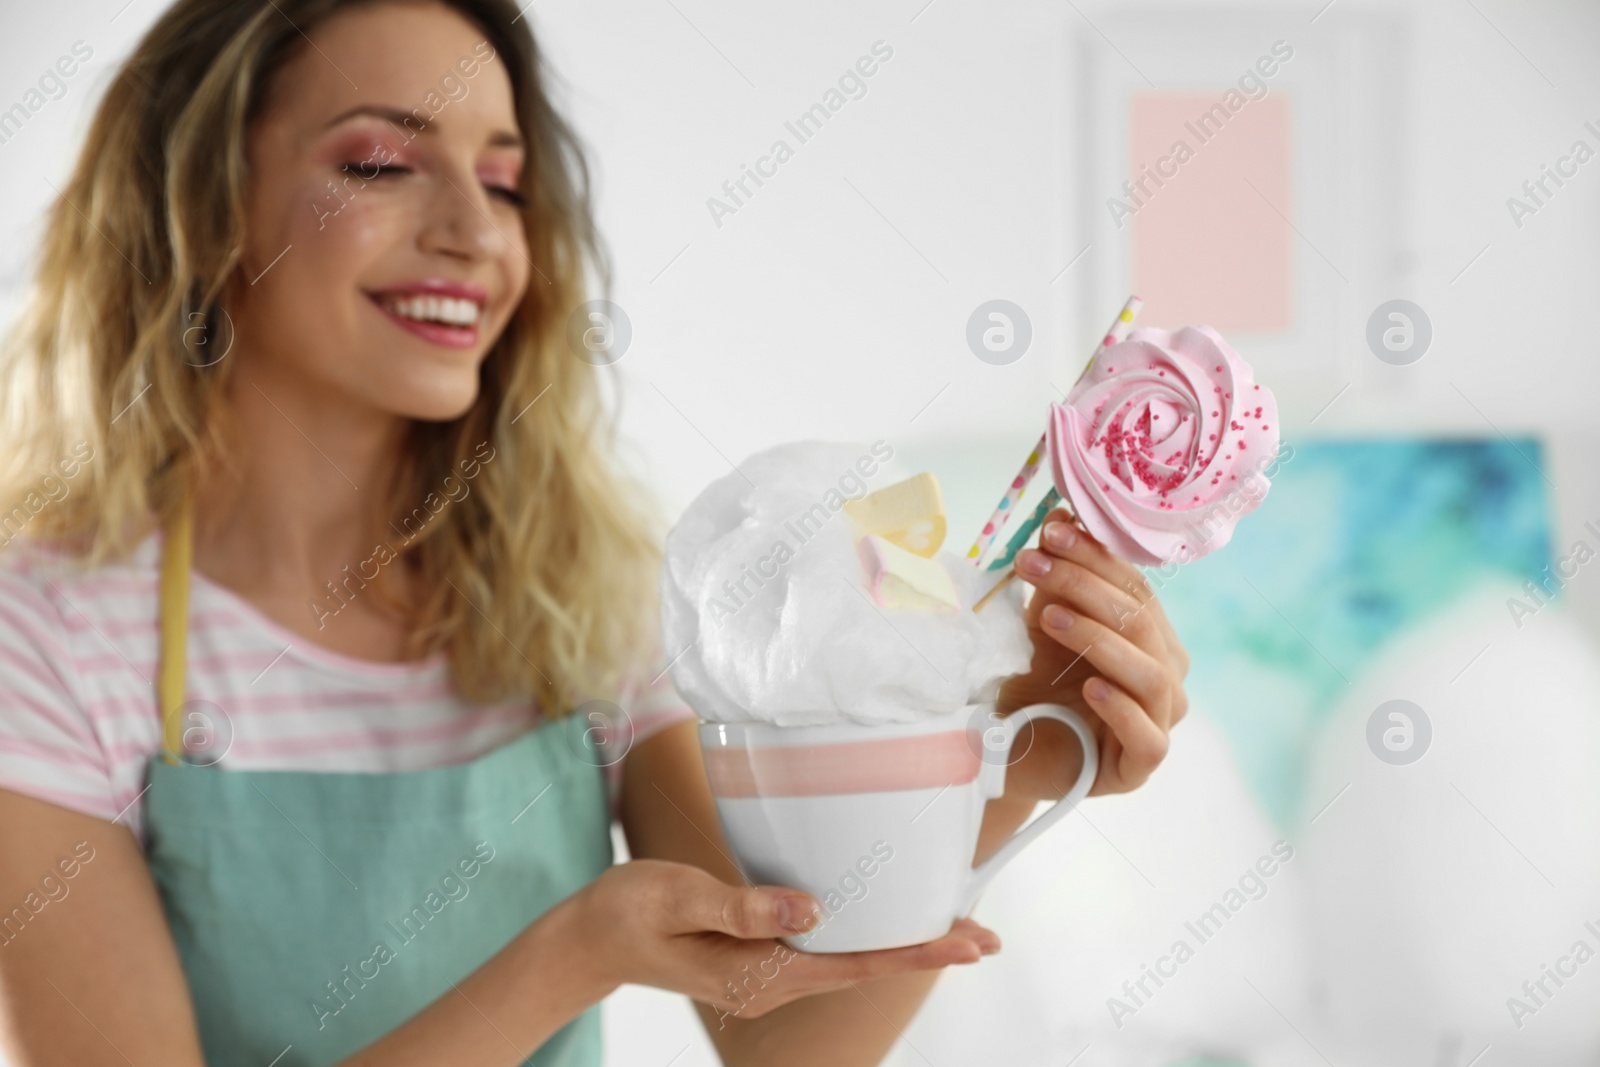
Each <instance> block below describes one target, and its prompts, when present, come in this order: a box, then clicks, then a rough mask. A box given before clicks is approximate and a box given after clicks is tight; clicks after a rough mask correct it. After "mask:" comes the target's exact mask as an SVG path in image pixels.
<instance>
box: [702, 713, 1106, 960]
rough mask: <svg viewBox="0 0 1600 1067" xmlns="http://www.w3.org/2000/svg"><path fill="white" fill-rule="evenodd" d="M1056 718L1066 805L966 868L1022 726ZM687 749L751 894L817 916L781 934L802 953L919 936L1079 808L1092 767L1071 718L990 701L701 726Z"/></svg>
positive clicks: (937, 928) (964, 905)
mask: <svg viewBox="0 0 1600 1067" xmlns="http://www.w3.org/2000/svg"><path fill="white" fill-rule="evenodd" d="M1039 719H1054V720H1056V721H1058V722H1062V723H1065V724H1066V725H1067V726H1068V727H1070V728H1071V729H1072V731H1073V733H1075V734H1076V735H1077V737H1078V741H1079V743H1080V745H1081V746H1082V747H1083V769H1082V770H1081V771H1080V772H1079V774H1078V779H1077V781H1076V782H1074V783H1073V786H1072V789H1071V790H1070V791H1068V793H1067V794H1066V796H1064V797H1062V798H1061V799H1060V800H1059V801H1057V802H1056V803H1055V804H1053V805H1052V806H1051V807H1050V808H1049V809H1048V810H1047V811H1046V812H1045V813H1044V814H1043V815H1040V816H1039V817H1038V818H1036V819H1034V820H1033V822H1031V823H1029V824H1028V825H1027V826H1025V827H1024V828H1023V829H1022V830H1020V831H1019V832H1018V833H1017V834H1016V835H1015V836H1013V837H1012V838H1011V839H1010V840H1009V841H1007V842H1006V843H1005V844H1004V845H1003V846H1002V847H1001V848H1000V850H999V851H998V852H996V853H995V854H994V855H993V856H992V857H990V858H989V859H988V860H986V861H985V862H984V863H983V865H982V866H979V867H977V868H974V867H973V865H972V859H973V852H974V850H975V849H976V847H977V842H978V830H979V826H980V824H981V822H982V820H983V809H984V805H985V804H986V803H987V802H988V801H989V800H990V799H991V798H993V797H998V796H999V795H1000V794H1001V793H1002V792H1003V791H1004V789H1005V781H1006V767H1007V766H1008V765H1009V764H1010V763H1011V762H1013V761H1014V759H1015V758H1017V757H1019V756H1020V755H1021V754H1020V753H1018V754H1016V755H1015V756H1014V755H1013V753H1012V751H1011V750H1012V744H1013V743H1014V742H1015V740H1016V738H1017V733H1018V730H1019V729H1020V728H1021V727H1022V725H1023V724H1024V723H1026V722H1029V721H1033V720H1039ZM700 745H701V750H702V752H703V754H704V755H705V762H706V774H707V777H708V778H709V779H710V782H711V792H712V795H713V796H715V797H716V802H717V815H718V817H719V818H720V820H721V822H722V831H723V835H724V836H725V837H726V838H727V841H728V844H729V845H730V846H731V847H732V849H733V856H734V859H735V861H736V862H737V863H738V865H739V867H740V869H741V870H742V871H743V872H744V875H745V877H746V878H748V879H749V880H750V881H751V882H752V883H754V884H756V885H783V886H792V887H794V888H796V889H803V890H805V891H806V892H808V893H810V894H811V895H812V896H814V897H815V898H816V899H817V900H818V901H819V902H820V903H821V904H822V910H823V916H822V919H821V921H820V922H819V923H818V925H817V926H816V927H814V928H813V929H811V930H810V931H808V932H806V933H804V934H799V935H797V936H795V937H791V938H788V939H786V940H787V943H788V944H789V946H790V947H791V948H796V949H801V950H804V951H806V952H856V951H862V950H867V949H884V948H898V947H900V946H902V945H917V944H921V943H923V942H925V941H932V940H934V939H935V938H938V937H942V936H944V934H946V933H947V932H949V930H950V926H951V923H953V922H954V921H955V920H956V919H959V918H962V917H964V916H965V915H967V914H968V913H969V912H970V911H971V910H972V906H973V905H974V904H975V903H977V900H978V894H979V893H981V892H982V891H983V888H984V886H985V885H987V884H988V882H989V880H990V879H991V878H993V877H994V876H995V874H996V873H997V872H998V871H999V870H1000V868H1001V867H1004V866H1005V865H1006V864H1007V863H1008V862H1010V860H1011V859H1012V857H1014V856H1015V855H1016V854H1017V853H1018V852H1020V851H1021V850H1022V849H1023V848H1024V847H1026V846H1027V844H1028V843H1029V842H1030V841H1032V840H1033V839H1034V838H1036V837H1038V836H1039V835H1040V834H1042V833H1044V831H1045V830H1046V829H1048V828H1049V827H1050V826H1051V825H1052V824H1053V823H1055V822H1057V821H1059V820H1060V819H1061V818H1062V817H1063V816H1064V815H1066V814H1067V812H1069V811H1071V810H1072V808H1073V807H1074V806H1075V805H1076V804H1077V803H1078V801H1079V800H1081V799H1083V797H1084V795H1085V794H1087V793H1088V792H1089V787H1090V786H1092V785H1093V784H1094V779H1095V772H1096V770H1097V768H1098V759H1097V753H1096V750H1095V741H1094V735H1093V734H1092V733H1091V732H1090V730H1089V727H1088V726H1087V725H1086V724H1085V723H1084V721H1083V720H1082V719H1081V718H1079V717H1078V715H1077V713H1076V712H1074V711H1072V710H1071V709H1068V708H1064V707H1060V706H1059V705H1055V704H1034V705H1032V706H1030V707H1026V708H1022V709H1020V710H1018V711H1016V712H1014V713H1012V714H1011V715H1007V716H1001V715H999V714H997V713H996V712H995V710H994V705H993V704H979V705H973V706H971V707H968V708H966V709H964V710H962V711H960V712H957V713H956V714H954V715H941V716H938V717H937V718H930V719H922V720H919V721H916V722H910V723H903V724H892V725H885V726H861V725H856V724H853V723H846V724H840V725H833V726H788V727H785V726H772V725H768V724H765V723H703V724H701V726H700Z"/></svg>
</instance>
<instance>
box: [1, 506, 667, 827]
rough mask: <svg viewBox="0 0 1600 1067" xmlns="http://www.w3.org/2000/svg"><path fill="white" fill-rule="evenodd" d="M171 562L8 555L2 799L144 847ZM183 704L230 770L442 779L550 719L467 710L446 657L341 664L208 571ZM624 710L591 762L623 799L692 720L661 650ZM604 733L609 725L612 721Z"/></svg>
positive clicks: (515, 705) (196, 593)
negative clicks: (93, 823) (624, 761)
mask: <svg viewBox="0 0 1600 1067" xmlns="http://www.w3.org/2000/svg"><path fill="white" fill-rule="evenodd" d="M160 560H161V534H160V533H159V532H157V533H153V534H151V535H150V536H149V537H148V538H146V539H145V540H144V541H143V542H142V543H141V544H140V545H139V547H138V548H137V549H136V550H135V551H134V552H133V553H132V554H131V555H130V556H129V557H128V558H127V559H126V560H123V561H121V562H119V563H114V564H108V565H106V566H102V567H98V568H94V569H85V568H83V567H82V566H81V565H80V564H78V563H76V561H74V560H72V559H71V558H69V557H68V556H66V555H64V554H61V553H59V552H56V551H54V550H52V549H49V548H46V547H43V546H40V545H37V544H27V543H24V542H21V541H18V542H16V543H14V544H13V545H12V546H10V547H8V548H7V549H6V550H5V551H3V552H0V788H3V789H10V790H13V791H15V792H18V793H24V794H27V795H29V796H33V797H37V798H39V799H42V800H46V801H50V802H51V803H54V804H59V805H61V806H62V807H66V808H71V809H72V810H74V811H80V812H84V813H86V814H89V815H94V816H97V817H99V818H103V819H109V820H113V821H117V822H121V823H123V824H124V825H126V826H128V827H129V828H130V829H131V830H133V832H134V833H135V835H137V836H139V837H140V838H141V840H142V838H143V832H142V831H143V819H142V817H141V805H140V797H141V796H142V791H143V789H144V787H145V781H144V779H145V769H146V765H147V764H148V762H149V760H150V757H151V756H153V755H155V754H156V753H157V752H158V751H159V750H160V747H161V722H160V714H159V711H158V710H157V706H156V691H155V684H154V683H155V679H156V673H157V663H158V660H159V645H160V642H159V616H160V566H161V564H160ZM185 699H186V701H189V702H192V703H191V704H189V705H186V710H188V709H189V708H193V709H194V710H195V711H196V712H197V714H195V715H186V716H185V723H186V726H189V727H191V729H192V731H193V732H192V734H191V738H190V739H191V740H192V741H196V742H198V746H199V753H200V758H202V759H203V760H204V761H205V762H208V763H209V762H213V761H215V762H216V766H217V767H218V769H219V770H224V771H225V770H228V769H233V770H318V771H367V772H373V771H411V770H422V769H426V768H430V767H441V766H445V765H448V764H454V763H464V762H467V761H470V760H473V759H476V758H477V757H479V756H482V755H484V754H485V753H487V752H489V751H490V750H492V749H494V748H497V747H499V746H500V745H502V744H505V743H506V742H507V741H510V740H512V739H513V738H515V737H517V736H518V735H519V734H521V733H523V732H524V731H526V730H528V729H529V728H531V727H532V726H534V725H536V724H537V723H538V722H539V720H540V715H539V711H538V709H537V707H536V706H535V705H534V704H532V703H531V702H528V701H521V702H506V703H498V704H482V703H472V702H468V701H465V700H463V699H462V698H461V697H460V696H459V695H458V694H457V693H456V691H455V689H454V687H453V686H452V685H451V684H450V680H449V675H448V665H447V663H446V660H445V657H444V654H443V653H442V652H441V653H438V654H435V655H434V656H433V657H432V658H429V659H427V660H423V661H419V662H415V663H380V662H374V661H370V660H361V659H355V658H353V657H350V656H345V655H342V654H340V653H337V652H333V651H330V650H328V649H325V648H322V647H320V646H318V645H316V644H313V643H312V642H311V641H309V640H308V639H306V638H305V637H302V636H301V635H299V634H296V633H294V632H292V631H290V630H288V629H286V628H285V627H283V626H280V625H279V624H277V623H275V622H273V621H272V620H271V619H269V618H267V617H266V616H265V615H264V614H262V613H261V612H260V611H259V610H257V609H256V608H255V607H254V606H252V605H251V604H250V603H249V602H247V601H246V600H244V599H243V598H242V597H240V596H239V595H238V594H236V593H234V592H232V591H230V590H228V589H226V588H224V587H223V586H220V585H218V584H216V583H215V582H212V581H210V580H208V579H207V578H206V577H205V576H204V575H202V574H199V573H198V572H191V576H190V592H189V636H188V686H187V693H186V696H185ZM201 701H203V702H206V703H198V702H201ZM614 704H615V705H617V706H620V707H621V709H622V711H623V713H624V715H623V716H622V718H621V720H620V722H614V723H610V724H609V727H610V728H609V730H602V731H601V734H602V735H604V736H607V737H608V738H609V742H608V744H607V745H606V746H605V748H604V750H603V751H602V754H601V755H600V756H599V757H595V756H593V755H590V756H589V757H588V758H590V759H591V760H592V761H593V762H596V763H599V764H602V765H606V767H607V776H608V778H609V780H610V782H611V786H612V790H613V793H612V795H613V799H614V798H615V790H616V785H617V782H618V780H619V774H620V762H618V761H619V760H620V758H621V753H624V752H626V751H627V748H628V747H629V746H630V745H631V744H633V743H636V742H638V741H640V740H642V739H643V738H645V737H647V736H649V735H650V734H652V733H654V732H656V731H657V730H660V729H662V728H663V727H666V726H668V725H671V724H673V723H676V722H681V721H683V720H685V719H690V718H692V717H693V712H692V711H691V710H690V709H689V707H688V706H687V705H686V704H684V702H683V700H682V698H680V697H679V696H678V694H677V692H676V691H675V690H674V689H673V687H672V682H671V679H670V678H669V677H668V675H667V674H666V672H665V670H664V669H663V657H662V656H661V655H660V651H659V649H657V650H656V651H655V652H654V654H652V655H649V656H644V657H641V660H640V664H639V669H638V670H637V671H636V672H634V673H632V674H630V675H629V676H628V678H627V680H626V681H625V683H624V684H623V686H622V689H621V692H620V693H618V694H616V697H615V701H614ZM595 707H596V709H601V708H602V707H603V706H601V705H596V706H595ZM579 710H580V711H582V710H583V708H582V707H580V709H579ZM591 718H592V719H593V721H595V723H596V725H597V726H605V725H608V724H607V723H606V719H607V718H609V719H615V718H616V716H615V714H614V713H609V711H608V710H607V714H606V715H605V716H603V717H602V716H591ZM597 736H600V735H597ZM613 753H615V755H613ZM219 756H220V759H219V758H218V757H219ZM573 758H575V759H576V758H580V754H579V753H578V752H575V753H574V757H573Z"/></svg>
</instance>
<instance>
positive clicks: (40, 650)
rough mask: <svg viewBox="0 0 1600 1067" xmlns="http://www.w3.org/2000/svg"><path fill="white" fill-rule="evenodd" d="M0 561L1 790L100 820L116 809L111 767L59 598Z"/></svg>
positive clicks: (7, 561)
mask: <svg viewBox="0 0 1600 1067" xmlns="http://www.w3.org/2000/svg"><path fill="white" fill-rule="evenodd" d="M4 562H5V564H6V565H4V566H0V789H10V790H12V791H14V792H17V793H24V794H26V795H28V796H32V797H36V798H38V799H40V800H46V801H49V802H50V803H52V804H59V805H61V806H62V807H67V808H71V809H73V810H74V811H81V812H83V813H85V814H88V815H94V816H97V817H99V818H103V819H112V818H114V817H115V816H116V815H117V807H116V804H115V803H114V802H113V800H112V787H111V772H110V769H109V767H108V766H107V762H106V754H105V751H104V749H103V748H102V747H101V745H100V742H99V739H98V736H97V735H96V733H95V729H94V723H93V722H92V721H91V720H90V718H89V715H88V714H87V712H86V711H85V708H84V704H83V702H82V701H81V700H80V699H79V697H78V694H77V692H76V690H75V688H74V682H75V680H76V677H77V671H76V667H75V666H74V664H73V662H72V660H71V656H70V653H69V652H68V649H69V648H70V641H69V634H68V630H67V626H66V624H65V623H64V621H63V620H62V617H61V614H60V612H59V611H58V610H57V609H56V607H55V605H54V603H53V602H52V601H51V600H50V598H49V597H48V596H47V595H45V594H44V593H43V592H42V591H41V590H40V589H39V588H37V587H36V586H35V585H34V583H32V582H30V581H29V580H28V579H27V578H26V577H25V576H23V575H21V574H19V573H17V569H16V566H15V563H14V560H5V561H4Z"/></svg>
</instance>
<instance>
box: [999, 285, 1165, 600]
mask: <svg viewBox="0 0 1600 1067" xmlns="http://www.w3.org/2000/svg"><path fill="white" fill-rule="evenodd" d="M1143 305H1144V301H1143V300H1141V299H1139V298H1138V297H1137V296H1130V297H1128V302H1127V303H1126V304H1124V305H1122V310H1121V311H1119V312H1117V317H1116V319H1115V320H1114V321H1113V322H1112V323H1111V328H1110V329H1109V330H1107V331H1106V335H1105V337H1104V338H1102V339H1101V341H1100V344H1099V345H1098V346H1096V347H1095V350H1094V355H1091V356H1090V357H1089V362H1087V363H1085V364H1084V365H1083V370H1082V371H1079V372H1078V377H1079V378H1080V379H1081V378H1082V377H1083V376H1084V374H1085V373H1087V372H1088V370H1089V368H1090V367H1092V366H1094V361H1095V356H1098V355H1099V354H1100V353H1101V352H1102V351H1103V350H1105V349H1106V348H1109V347H1110V346H1112V345H1114V344H1117V343H1118V342H1120V341H1123V340H1125V339H1126V338H1127V336H1128V331H1129V330H1131V329H1132V328H1133V318H1134V316H1135V315H1137V314H1139V308H1140V307H1142V306H1143ZM1073 384H1077V383H1076V382H1074V383H1073ZM1044 442H1045V439H1044V435H1043V434H1040V435H1039V442H1038V444H1036V445H1034V446H1033V451H1032V452H1029V453H1028V461H1027V462H1026V463H1024V464H1023V465H1022V469H1021V470H1019V471H1018V472H1017V475H1016V477H1014V478H1012V479H1011V486H1010V488H1008V489H1007V490H1006V493H1005V496H1003V497H1001V498H1000V505H999V506H998V507H996V508H995V509H994V514H992V515H990V516H989V521H988V522H986V523H984V524H983V531H982V532H981V533H980V534H978V539H977V540H976V541H974V542H973V543H972V547H971V548H970V549H968V550H967V559H969V560H971V561H972V565H973V566H975V567H980V566H982V560H983V556H984V554H985V553H986V552H988V551H989V546H990V545H992V544H994V539H995V538H996V537H998V536H999V535H1000V530H1001V529H1002V528H1003V527H1004V526H1005V524H1006V521H1007V520H1009V519H1010V518H1011V512H1012V510H1013V509H1014V508H1015V507H1016V504H1017V501H1018V500H1020V499H1021V498H1022V493H1023V491H1024V490H1025V489H1027V488H1028V483H1029V482H1031V481H1033V476H1034V475H1036V474H1038V473H1039V465H1040V463H1041V462H1042V461H1043V457H1044ZM1052 492H1054V490H1053V489H1052ZM1056 499H1057V500H1059V499H1060V497H1059V496H1058V497H1057V498H1056ZM1049 510H1050V509H1049V508H1048V507H1047V508H1045V510H1044V511H1037V509H1036V511H1035V515H1034V517H1033V518H1032V519H1030V520H1029V522H1030V523H1031V525H1027V526H1024V527H1023V529H1024V530H1026V531H1027V532H1026V533H1023V534H1022V535H1021V536H1022V540H1023V541H1026V540H1027V539H1028V535H1029V534H1032V533H1033V531H1034V530H1035V529H1037V528H1038V525H1039V522H1040V521H1043V517H1044V515H1045V514H1046V513H1047V512H1048V511H1049ZM1035 520H1037V521H1035ZM1012 540H1013V541H1015V540H1016V538H1012ZM1014 555H1016V552H1015V550H1009V551H1008V554H1007V555H1006V556H1005V558H1004V562H1002V563H1001V564H1000V566H1005V564H1006V563H1010V562H1011V557H1012V556H1014ZM989 569H990V570H993V569H994V567H993V566H991V567H990V568H989Z"/></svg>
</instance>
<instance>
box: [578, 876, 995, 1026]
mask: <svg viewBox="0 0 1600 1067" xmlns="http://www.w3.org/2000/svg"><path fill="white" fill-rule="evenodd" d="M558 907H559V908H560V909H561V910H568V912H569V913H568V915H567V917H566V918H567V919H568V921H569V922H570V923H571V924H572V926H571V928H570V931H569V932H570V933H571V935H572V936H573V937H574V941H573V942H572V944H573V946H574V949H575V953H576V954H575V956H574V957H572V962H573V963H579V962H580V961H582V964H586V965H587V966H589V967H592V968H594V972H593V977H594V978H595V979H596V980H597V981H598V983H599V984H600V985H601V986H603V987H604V988H606V989H608V990H609V989H613V988H615V987H616V986H618V985H621V984H623V983H628V982H631V983H635V984H639V985H649V986H655V987H657V988H660V989H669V990H672V991H674V992H678V993H683V994H686V995H687V996H689V997H691V998H692V999H694V1000H697V1001H700V1002H701V1003H703V1004H707V1005H709V1006H711V1007H712V1008H714V1009H716V1010H717V1012H718V1013H719V1017H721V1016H722V1015H724V1014H726V1015H733V1016H737V1017H738V1018H741V1019H751V1018H755V1017H757V1016H760V1015H764V1014H766V1013H767V1012H769V1011H771V1010H772V1009H773V1008H776V1007H779V1006H780V1005H783V1004H787V1003H788V1002H790V1001H792V1000H795V999H797V998H799V997H804V996H809V995H810V994H813V993H822V992H826V991H828V990H833V989H841V988H844V987H846V986H848V985H849V984H851V983H852V982H859V981H863V980H866V979H871V978H881V977H884V976H886V975H892V974H904V973H908V972H911V971H931V970H938V969H940V968H943V967H946V966H949V965H950V964H952V963H976V962H977V961H978V959H979V958H980V957H982V956H985V955H988V954H990V953H992V952H997V951H999V948H1000V939H999V937H998V936H996V935H995V934H994V933H993V932H992V931H990V930H987V929H985V928H984V927H982V926H979V925H978V924H977V923H975V922H973V921H972V920H971V919H961V920H959V921H957V922H956V924H955V925H954V926H953V927H952V928H951V930H950V932H949V933H948V934H946V935H945V936H944V937H941V938H939V939H938V940H937V941H930V942H928V943H926V944H922V945H912V946H909V947H907V948H896V949H885V950H882V951H878V952H844V953H828V954H810V953H805V952H797V951H795V950H794V949H791V948H789V947H788V946H787V945H785V944H783V943H782V942H780V941H778V940H777V939H778V938H780V937H791V936H793V935H795V934H798V933H802V932H804V931H805V930H807V929H810V928H811V927H812V926H813V925H815V922H816V919H817V917H818V916H819V915H820V914H821V912H820V910H818V909H817V906H816V903H815V902H814V901H813V900H812V898H810V897H809V896H807V895H806V894H805V893H803V892H801V891H799V890H796V889H783V888H778V887H771V886H733V885H729V884H727V883H726V882H723V881H721V880H720V879H718V878H717V877H715V876H714V875H712V874H710V873H708V872H706V871H703V870H701V869H700V868H698V867H693V866H689V865H688V864H683V863H669V862H665V861H662V860H633V861H631V862H629V863H624V864H620V865H618V866H616V867H612V868H611V869H610V870H608V871H606V872H605V873H604V874H602V875H601V876H600V877H599V878H597V879H595V880H594V881H593V882H591V883H590V884H589V885H587V886H585V887H584V888H583V889H582V890H580V891H579V892H578V893H577V894H575V895H574V896H572V897H571V898H569V899H568V900H567V901H565V902H564V903H563V904H562V905H560V906H558ZM580 965H581V964H580Z"/></svg>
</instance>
